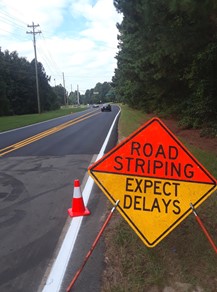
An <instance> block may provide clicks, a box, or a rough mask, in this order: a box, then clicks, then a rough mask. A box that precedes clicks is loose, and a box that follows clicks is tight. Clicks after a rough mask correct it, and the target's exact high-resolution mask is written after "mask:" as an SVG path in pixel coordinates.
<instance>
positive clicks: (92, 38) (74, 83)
mask: <svg viewBox="0 0 217 292" xmlns="http://www.w3.org/2000/svg"><path fill="white" fill-rule="evenodd" d="M121 21H122V15H121V14H118V13H117V11H116V9H115V7H114V5H113V0H0V47H1V50H2V51H5V50H9V52H13V51H16V52H17V53H18V55H19V57H25V58H26V59H27V60H28V61H30V62H31V61H32V60H33V59H34V47H33V34H31V33H27V32H31V31H32V30H33V28H32V27H28V25H33V24H34V25H35V26H36V25H39V26H36V27H35V32H37V33H36V34H35V37H36V51H37V60H38V62H41V63H42V64H43V66H44V68H45V71H46V74H47V75H48V76H50V77H51V79H50V85H51V86H55V85H59V84H61V85H64V81H63V79H64V80H65V88H66V90H67V91H68V93H69V92H70V91H71V90H72V91H75V90H77V88H78V89H79V91H80V93H81V94H84V93H85V91H86V90H87V89H91V88H94V87H95V85H96V84H97V83H98V82H100V83H103V82H110V81H111V80H112V76H113V75H114V70H115V68H116V67H117V62H116V59H115V56H116V54H117V52H118V49H117V45H118V40H117V35H118V30H117V27H116V24H117V23H121ZM39 32H40V33H39Z"/></svg>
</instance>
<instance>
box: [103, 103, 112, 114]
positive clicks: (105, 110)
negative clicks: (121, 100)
mask: <svg viewBox="0 0 217 292" xmlns="http://www.w3.org/2000/svg"><path fill="white" fill-rule="evenodd" d="M111 110H112V108H111V105H110V104H109V103H108V104H104V105H103V106H102V108H101V111H102V112H110V111H111Z"/></svg>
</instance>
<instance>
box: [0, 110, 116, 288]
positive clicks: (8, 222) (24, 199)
mask: <svg viewBox="0 0 217 292" xmlns="http://www.w3.org/2000/svg"><path fill="white" fill-rule="evenodd" d="M118 111H119V108H118V107H117V106H114V105H113V106H112V112H103V113H102V112H101V111H100V109H89V110H87V111H84V112H81V113H77V114H72V115H69V116H66V117H63V118H58V119H54V120H51V121H48V122H45V123H40V124H37V125H33V126H30V127H25V128H22V129H18V130H16V131H9V132H7V133H2V134H0V202H1V204H0V238H1V240H0V259H1V261H0V291H3V292H12V291H13V292H14V291H16V292H30V291H31V292H34V291H39V290H40V289H41V287H42V286H41V285H43V281H44V280H45V275H46V273H47V272H48V267H49V266H51V263H52V260H53V258H54V256H55V253H56V250H57V248H58V246H59V245H60V242H61V240H60V236H63V233H64V228H66V224H67V222H68V220H69V218H68V214H67V209H68V208H70V207H71V199H72V194H73V181H74V179H79V180H80V182H81V183H82V182H83V180H84V177H85V175H86V173H87V168H88V166H89V164H90V162H91V160H92V159H93V155H94V154H98V153H99V150H100V149H101V147H102V144H103V142H104V140H105V137H106V136H107V133H108V131H109V128H110V126H111V124H112V122H113V119H114V117H115V116H116V114H117V112H118ZM116 126H117V125H116ZM116 142H117V127H115V129H114V131H113V134H112V138H111V140H110V142H109V145H108V147H107V149H106V151H107V150H109V149H111V148H112V147H114V146H115V144H116ZM94 190H95V191H94V192H95V195H93V196H92V197H91V199H90V201H89V204H88V207H89V205H90V207H89V208H90V209H91V216H89V217H88V218H85V220H83V223H82V226H84V227H83V229H82V230H83V231H85V230H86V232H84V234H85V238H84V239H82V238H83V235H82V233H80V234H79V248H78V247H76V249H77V252H76V256H77V257H78V256H79V253H80V258H79V259H78V258H77V260H76V263H77V265H79V260H80V261H82V256H83V254H82V252H80V251H83V253H85V252H86V251H88V248H89V247H88V245H89V244H92V240H93V239H94V238H95V235H96V234H97V232H98V230H99V229H100V226H101V223H102V219H103V218H104V216H105V214H104V212H105V202H106V200H105V198H104V195H102V193H101V192H100V191H99V190H98V189H97V188H96V187H94ZM77 244H78V243H77ZM79 249H80V251H79ZM78 251H79V252H78ZM102 263H103V258H102V254H101V256H98V264H94V265H93V266H91V265H92V264H90V270H89V271H92V269H95V271H97V272H96V273H95V280H94V282H93V287H95V288H96V289H95V290H94V291H97V289H99V287H100V286H99V278H100V274H101V270H102V266H99V265H102ZM70 264H71V263H70ZM73 267H74V268H73V269H75V268H76V266H75V265H73ZM99 267H101V268H99ZM73 269H72V271H71V272H72V273H73ZM86 272H87V274H88V267H87V269H86ZM70 277H71V276H69V278H70ZM90 277H93V275H92V274H91V276H90ZM85 279H86V281H87V283H88V284H87V286H86V288H84V289H86V291H93V290H87V287H90V284H89V283H90V282H89V280H88V277H86V278H85ZM65 281H66V283H67V277H66V280H65ZM82 282H83V283H84V281H82ZM63 285H66V284H63ZM75 291H85V290H82V289H80V288H79V290H75ZM98 291H99V290H98ZM51 292H53V291H51Z"/></svg>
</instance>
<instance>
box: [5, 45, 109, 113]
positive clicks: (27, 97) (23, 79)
mask: <svg viewBox="0 0 217 292" xmlns="http://www.w3.org/2000/svg"><path fill="white" fill-rule="evenodd" d="M37 69H38V70H37V71H38V81H39V82H38V83H39V95H40V109H41V112H46V111H52V110H55V109H59V108H60V107H61V106H63V105H73V104H77V103H78V100H77V95H79V103H83V104H93V103H103V102H107V101H109V100H110V101H111V100H113V101H114V99H115V96H114V89H113V88H112V86H111V83H110V82H104V83H97V84H96V85H95V87H94V88H92V89H88V90H86V92H85V94H80V93H77V92H76V91H75V92H70V93H69V94H68V92H67V91H66V89H65V88H64V87H63V86H62V85H61V84H59V85H57V86H54V87H52V86H50V84H49V81H50V77H49V76H48V75H47V74H46V72H45V69H44V67H43V65H42V64H41V63H40V62H38V63H37ZM34 113H38V101H37V91H36V79H35V60H34V59H33V60H32V61H31V62H29V61H27V60H26V58H24V57H19V56H18V53H17V52H16V51H13V52H9V51H8V50H6V51H4V52H3V51H2V50H1V48H0V116H5V115H23V114H34Z"/></svg>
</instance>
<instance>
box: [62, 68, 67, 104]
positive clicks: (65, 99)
mask: <svg viewBox="0 0 217 292" xmlns="http://www.w3.org/2000/svg"><path fill="white" fill-rule="evenodd" d="M63 88H64V102H65V105H68V102H67V96H66V86H65V76H64V72H63Z"/></svg>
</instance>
